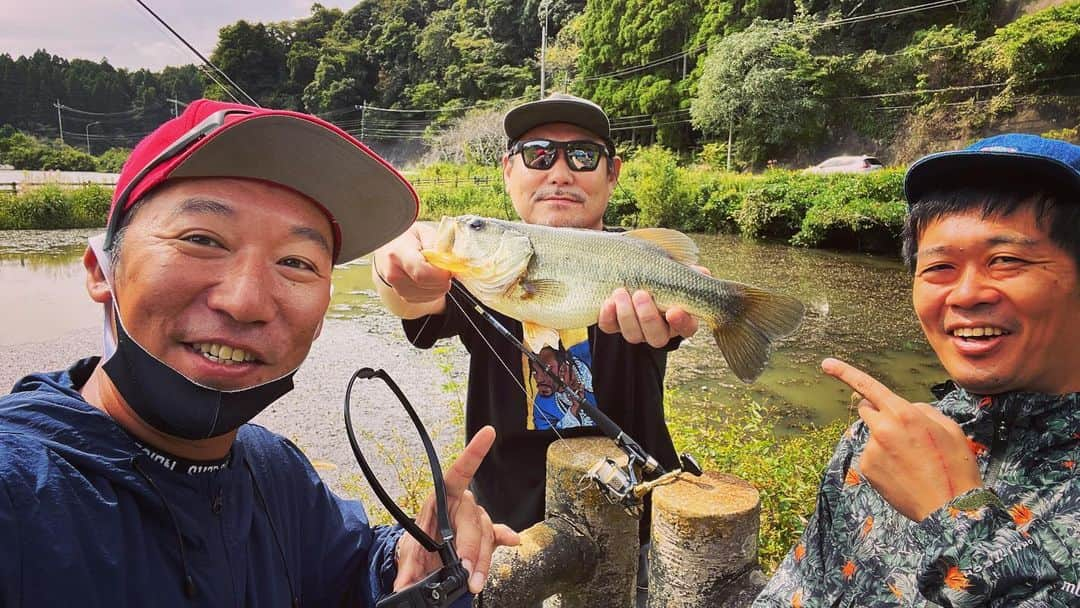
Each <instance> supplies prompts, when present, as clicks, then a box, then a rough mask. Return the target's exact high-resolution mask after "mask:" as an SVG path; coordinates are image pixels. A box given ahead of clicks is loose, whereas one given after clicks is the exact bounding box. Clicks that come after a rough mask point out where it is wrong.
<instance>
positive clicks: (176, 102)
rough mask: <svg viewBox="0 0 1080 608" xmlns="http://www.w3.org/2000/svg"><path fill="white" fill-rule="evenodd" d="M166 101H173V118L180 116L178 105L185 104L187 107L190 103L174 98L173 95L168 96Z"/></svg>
mask: <svg viewBox="0 0 1080 608" xmlns="http://www.w3.org/2000/svg"><path fill="white" fill-rule="evenodd" d="M165 101H171V102H172V115H173V118H176V117H177V116H180V108H179V107H178V106H184V107H185V108H186V107H187V106H188V104H186V103H184V102H182V101H180V100H179V99H173V98H172V97H168V98H166V99H165Z"/></svg>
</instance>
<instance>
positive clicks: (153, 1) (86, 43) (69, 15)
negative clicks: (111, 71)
mask: <svg viewBox="0 0 1080 608" xmlns="http://www.w3.org/2000/svg"><path fill="white" fill-rule="evenodd" d="M143 1H144V2H146V4H147V5H148V6H149V7H150V8H152V9H153V10H154V11H155V12H156V13H157V14H158V15H160V16H161V18H162V19H164V20H165V21H166V22H167V23H169V25H171V26H172V27H173V29H175V30H176V31H177V32H179V33H180V35H181V36H183V37H184V38H186V39H187V41H188V42H189V43H191V45H192V46H194V47H195V48H196V49H198V50H199V52H201V53H202V54H204V55H206V56H207V57H209V56H210V53H212V52H213V50H214V46H215V45H216V44H217V35H218V30H220V29H221V28H222V27H224V26H226V25H229V24H232V23H235V22H237V21H239V20H241V19H246V20H248V21H252V22H260V21H261V22H271V21H283V20H287V19H300V18H303V17H306V16H307V15H309V14H311V5H312V4H313V2H312V1H306V0H276V1H273V0H143ZM357 3H358V0H321V2H320V4H322V5H323V6H326V7H328V8H342V9H346V10H347V9H349V8H351V7H352V6H354V5H356V4H357ZM26 5H27V1H26V0H0V15H4V34H3V40H2V41H0V53H8V54H10V55H12V56H13V57H18V56H19V55H30V54H32V53H33V52H34V51H36V50H38V49H45V50H47V51H48V52H50V53H52V54H53V55H59V56H61V57H64V58H65V59H76V58H79V59H89V60H91V61H98V60H100V59H102V58H107V59H108V60H109V63H111V64H112V65H114V66H116V67H123V68H129V69H139V68H148V69H151V70H154V71H157V70H160V69H161V68H163V67H165V66H167V65H184V64H188V63H195V62H197V61H198V58H197V57H196V56H195V55H194V54H193V53H192V52H191V51H190V50H188V49H187V48H186V47H185V46H184V45H183V44H182V43H181V42H180V41H179V40H177V39H176V38H175V37H173V35H172V34H170V33H169V32H168V30H166V29H165V28H164V27H162V26H161V25H160V24H159V23H158V22H157V21H156V20H154V19H153V17H151V16H150V15H149V14H148V13H147V12H146V11H145V10H144V9H143V8H142V7H141V6H139V4H138V3H137V2H135V0H37V1H36V2H33V9H32V10H28V9H27V7H26Z"/></svg>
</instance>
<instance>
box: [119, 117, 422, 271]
mask: <svg viewBox="0 0 1080 608" xmlns="http://www.w3.org/2000/svg"><path fill="white" fill-rule="evenodd" d="M182 177H239V178H248V179H256V180H261V181H265V182H270V183H273V184H277V185H279V186H283V187H285V188H288V189H290V190H293V191H295V192H297V193H299V194H301V195H303V196H305V197H307V198H308V199H310V200H311V201H313V202H314V203H315V204H316V205H318V206H319V207H320V208H321V209H322V211H323V212H324V213H325V214H326V216H327V218H329V220H330V225H331V227H332V228H333V232H334V261H335V262H337V263H340V262H348V261H349V260H353V259H355V258H358V257H360V256H362V255H365V254H367V253H370V252H372V251H374V250H375V249H377V248H379V247H380V246H381V245H383V244H385V243H387V242H389V241H390V240H391V239H393V238H394V237H396V236H397V235H399V234H401V233H402V232H404V231H405V229H406V228H408V227H409V225H410V224H411V223H412V222H413V220H415V219H416V214H417V212H418V210H419V199H418V198H417V196H416V191H415V190H414V189H413V187H412V185H411V184H409V182H408V181H406V180H405V178H404V177H402V175H401V174H400V173H398V172H397V171H396V170H395V169H394V168H393V167H391V166H390V164H389V163H388V162H386V161H385V160H383V159H382V158H380V157H379V155H377V154H375V153H374V152H372V151H371V150H370V149H368V148H367V147H366V146H364V144H362V143H360V142H359V141H357V140H356V138H354V137H352V136H351V135H349V134H348V133H346V132H345V131H342V130H341V129H339V128H338V127H336V126H334V125H332V124H330V123H328V122H326V121H325V120H322V119H319V118H317V117H315V116H311V115H309V114H302V113H299V112H289V111H285V110H268V109H264V108H257V107H253V106H246V105H241V104H234V103H224V102H220V101H213V100H209V99H200V100H198V101H195V102H193V103H191V104H190V105H189V106H188V107H187V109H186V110H184V113H183V114H181V115H180V116H178V117H176V118H174V119H172V120H170V121H168V122H166V123H165V124H163V125H161V126H160V127H158V128H157V129H155V130H154V131H153V132H152V133H150V135H147V136H146V138H144V139H143V140H142V141H141V142H139V145H138V146H136V147H135V150H134V151H132V153H131V156H130V157H129V158H128V160H127V162H126V163H124V168H123V170H122V171H121V172H120V177H119V179H118V180H117V184H116V191H115V192H114V193H113V202H112V207H111V208H110V209H109V222H108V226H107V228H106V232H105V248H106V249H108V248H111V247H112V243H113V239H114V238H115V236H116V231H117V229H118V228H119V226H120V225H121V220H122V219H123V217H124V215H125V214H126V213H127V211H128V210H129V209H131V207H132V205H134V204H135V203H137V202H138V201H139V200H140V199H141V198H142V197H143V196H145V195H146V194H147V193H148V192H150V191H151V190H153V189H154V188H155V187H157V186H159V185H161V184H162V183H164V182H165V181H166V180H169V179H175V178H182Z"/></svg>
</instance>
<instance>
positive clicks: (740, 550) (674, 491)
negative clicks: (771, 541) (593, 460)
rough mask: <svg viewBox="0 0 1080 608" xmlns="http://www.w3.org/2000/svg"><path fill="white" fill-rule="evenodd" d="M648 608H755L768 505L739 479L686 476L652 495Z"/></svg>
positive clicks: (760, 583) (716, 475)
mask: <svg viewBox="0 0 1080 608" xmlns="http://www.w3.org/2000/svg"><path fill="white" fill-rule="evenodd" d="M652 496H653V500H652V505H653V508H652V546H651V547H650V548H649V600H648V608H696V607H700V606H709V607H710V608H720V607H726V606H732V607H734V606H748V605H750V602H751V601H752V600H753V598H754V596H755V595H756V594H757V592H758V591H759V590H760V589H761V587H762V586H763V585H764V582H765V579H764V576H763V575H762V574H761V572H760V570H758V568H757V537H758V523H759V511H760V501H759V498H758V492H757V490H756V489H754V487H753V486H751V485H750V484H748V483H746V482H745V481H743V480H741V479H739V478H738V477H735V476H733V475H725V474H723V473H714V472H711V471H706V472H705V473H704V474H703V475H702V476H701V477H692V476H690V475H687V474H685V473H684V474H682V475H680V476H679V477H678V479H677V480H675V481H673V482H672V483H670V484H667V485H661V486H658V487H657V488H655V489H654V490H653V493H652Z"/></svg>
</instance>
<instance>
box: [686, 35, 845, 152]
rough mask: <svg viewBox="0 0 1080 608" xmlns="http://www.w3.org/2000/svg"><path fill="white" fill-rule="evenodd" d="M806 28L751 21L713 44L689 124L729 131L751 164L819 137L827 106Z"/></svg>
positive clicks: (704, 128)
mask: <svg viewBox="0 0 1080 608" xmlns="http://www.w3.org/2000/svg"><path fill="white" fill-rule="evenodd" d="M807 31H810V30H808V29H801V30H800V28H798V27H797V24H791V23H787V22H776V21H756V22H754V23H753V24H752V25H751V26H750V27H749V28H747V29H746V30H744V31H742V32H739V33H737V34H731V35H729V36H727V37H725V38H723V39H721V40H720V42H718V43H717V44H715V45H713V46H712V48H710V50H709V55H708V57H707V58H706V60H705V67H704V71H703V73H702V75H701V80H700V82H699V83H698V94H697V96H696V97H695V98H694V100H693V102H692V103H691V106H690V116H691V119H692V120H693V123H694V126H695V127H697V128H699V129H701V130H702V131H704V132H706V133H711V134H717V135H721V134H723V135H726V134H729V133H730V134H731V135H732V136H733V137H734V138H735V139H737V141H738V142H739V149H740V150H741V153H742V156H743V157H744V158H745V159H746V160H749V161H751V162H754V163H757V164H762V163H764V161H765V160H767V159H768V158H771V157H773V155H777V154H783V155H785V156H787V155H790V153H791V149H792V148H793V147H797V146H799V145H807V144H810V143H813V142H815V141H816V140H817V138H818V137H820V135H821V134H822V133H823V122H824V121H823V120H822V116H823V114H824V112H825V110H826V106H825V104H824V102H823V100H822V99H820V98H818V96H817V95H816V94H815V91H814V86H815V59H814V57H813V56H812V55H810V53H809V52H808V51H807V50H806V49H807V48H808V47H809V42H810V39H809V36H810V34H808V33H806V32H807Z"/></svg>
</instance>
